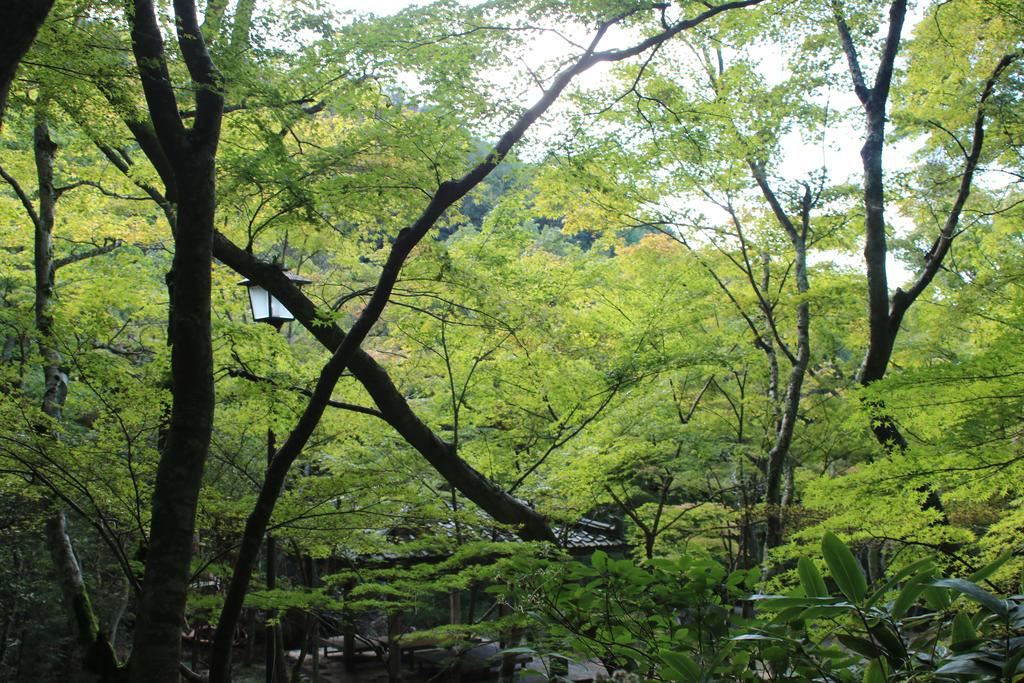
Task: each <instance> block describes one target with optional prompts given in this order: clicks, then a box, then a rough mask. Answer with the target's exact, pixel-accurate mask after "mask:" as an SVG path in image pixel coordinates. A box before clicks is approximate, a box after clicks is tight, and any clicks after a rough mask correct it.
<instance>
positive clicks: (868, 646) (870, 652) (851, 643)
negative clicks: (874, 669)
mask: <svg viewBox="0 0 1024 683" xmlns="http://www.w3.org/2000/svg"><path fill="white" fill-rule="evenodd" d="M836 638H838V639H839V642H840V643H842V644H843V645H844V646H846V647H847V648H849V649H850V650H853V651H854V652H856V653H857V654H860V655H864V656H865V657H872V658H876V657H881V656H882V655H883V654H884V653H883V652H882V649H881V648H880V647H878V646H877V645H875V644H874V643H873V642H871V641H870V640H868V639H867V638H861V637H860V636H850V635H847V634H845V633H840V634H839V635H837V636H836Z"/></svg>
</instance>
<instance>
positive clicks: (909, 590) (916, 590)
mask: <svg viewBox="0 0 1024 683" xmlns="http://www.w3.org/2000/svg"><path fill="white" fill-rule="evenodd" d="M930 578H931V572H927V573H924V574H918V575H917V576H915V577H913V578H912V579H910V581H907V584H906V585H905V586H903V590H901V591H900V593H899V595H897V596H896V600H894V601H893V603H892V610H891V614H892V616H893V618H894V619H902V618H903V615H905V614H906V613H907V610H909V609H910V608H911V607H912V606H913V605H914V603H916V602H917V599H918V598H919V597H921V593H923V592H924V591H925V589H926V588H927V584H926V581H928V579H930Z"/></svg>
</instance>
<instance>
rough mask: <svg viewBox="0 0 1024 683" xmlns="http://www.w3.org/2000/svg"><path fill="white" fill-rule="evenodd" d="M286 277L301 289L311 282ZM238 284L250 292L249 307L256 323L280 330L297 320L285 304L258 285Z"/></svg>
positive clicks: (290, 276) (247, 282)
mask: <svg viewBox="0 0 1024 683" xmlns="http://www.w3.org/2000/svg"><path fill="white" fill-rule="evenodd" d="M285 275H286V276H287V277H288V279H289V280H291V281H292V282H294V283H295V284H296V285H298V286H299V287H301V286H302V285H305V284H308V283H309V282H311V280H307V279H306V278H303V277H299V276H297V275H293V274H292V273H288V272H286V273H285ZM238 284H240V285H244V286H245V287H246V288H248V290H249V306H250V307H251V308H252V319H253V320H254V321H256V322H261V323H270V324H271V325H273V326H274V327H277V328H279V329H280V327H281V325H283V324H284V323H286V322H288V321H290V320H295V316H294V315H292V312H291V311H289V310H288V309H287V308H285V305H284V304H282V303H281V302H280V301H278V300H277V298H276V297H274V296H273V295H271V294H270V292H268V291H267V290H265V289H263V287H261V286H260V285H258V284H257V283H255V282H253V281H252V280H242V281H241V282H239V283H238Z"/></svg>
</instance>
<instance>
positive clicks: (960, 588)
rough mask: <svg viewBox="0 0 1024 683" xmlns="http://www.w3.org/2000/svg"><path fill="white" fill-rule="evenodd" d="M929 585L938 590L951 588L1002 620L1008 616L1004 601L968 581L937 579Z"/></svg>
mask: <svg viewBox="0 0 1024 683" xmlns="http://www.w3.org/2000/svg"><path fill="white" fill-rule="evenodd" d="M931 585H933V586H937V587H939V588H952V589H953V590H955V591H957V592H958V593H961V594H963V595H966V596H967V597H969V598H970V599H971V600H974V601H975V602H977V603H978V604H979V605H981V606H982V607H984V608H985V609H987V610H988V611H989V612H991V613H992V614H997V615H999V616H1000V617H1003V618H1004V619H1005V618H1006V616H1007V615H1008V614H1009V607H1007V605H1006V602H1005V601H1003V600H1000V599H999V598H997V597H996V596H994V595H992V594H991V593H989V592H988V591H987V590H985V589H984V588H981V587H980V586H978V585H976V584H973V583H971V582H970V581H965V580H963V579H939V580H938V581H933V582H932V584H931Z"/></svg>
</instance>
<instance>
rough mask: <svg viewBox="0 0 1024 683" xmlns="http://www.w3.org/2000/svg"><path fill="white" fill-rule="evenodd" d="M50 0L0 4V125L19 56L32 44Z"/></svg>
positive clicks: (44, 17) (16, 0)
mask: <svg viewBox="0 0 1024 683" xmlns="http://www.w3.org/2000/svg"><path fill="white" fill-rule="evenodd" d="M51 7H53V0H6V2H4V3H0V128H3V125H4V112H5V111H6V110H7V96H8V94H9V93H10V90H11V83H13V82H14V75H15V73H17V71H18V65H19V64H20V63H21V59H22V57H24V56H25V53H26V52H28V49H29V48H30V47H31V46H32V42H33V41H34V40H35V39H36V34H37V33H38V32H39V28H40V27H41V26H42V25H43V21H45V20H46V15H47V14H49V13H50V8H51Z"/></svg>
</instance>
